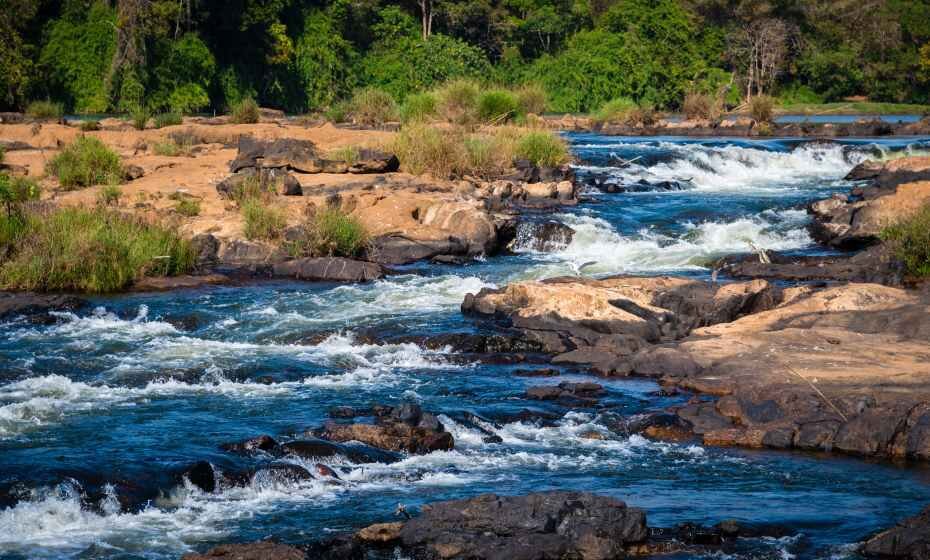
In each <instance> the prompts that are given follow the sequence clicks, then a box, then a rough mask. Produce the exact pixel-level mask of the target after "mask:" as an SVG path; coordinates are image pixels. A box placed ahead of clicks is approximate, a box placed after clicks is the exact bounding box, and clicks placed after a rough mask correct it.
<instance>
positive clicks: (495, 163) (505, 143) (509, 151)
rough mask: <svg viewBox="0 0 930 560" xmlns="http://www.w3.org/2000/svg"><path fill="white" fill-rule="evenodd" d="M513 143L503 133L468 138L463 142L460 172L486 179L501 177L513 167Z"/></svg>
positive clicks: (508, 136) (511, 139)
mask: <svg viewBox="0 0 930 560" xmlns="http://www.w3.org/2000/svg"><path fill="white" fill-rule="evenodd" d="M513 141H514V139H513V138H512V137H511V136H510V135H508V134H506V133H504V132H502V131H498V132H497V133H496V134H494V135H486V134H473V135H471V136H468V137H466V138H465V139H464V140H463V142H462V147H463V148H464V154H463V156H464V157H463V161H462V162H461V163H460V165H459V169H458V171H459V172H460V173H461V174H468V175H475V176H478V177H482V178H486V179H490V178H493V177H499V176H500V175H502V174H503V173H504V172H506V171H507V170H508V169H509V168H510V167H512V165H513V147H514V142H513Z"/></svg>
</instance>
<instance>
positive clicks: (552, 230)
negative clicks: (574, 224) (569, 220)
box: [508, 220, 575, 252]
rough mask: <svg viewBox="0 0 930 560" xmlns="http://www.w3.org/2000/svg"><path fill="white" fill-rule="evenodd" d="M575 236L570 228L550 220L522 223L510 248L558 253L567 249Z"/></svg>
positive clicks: (518, 226)
mask: <svg viewBox="0 0 930 560" xmlns="http://www.w3.org/2000/svg"><path fill="white" fill-rule="evenodd" d="M574 236H575V230H573V229H572V228H570V227H569V226H567V225H565V224H563V223H561V222H556V221H554V220H549V221H546V222H521V223H520V224H519V225H517V229H516V234H515V237H514V239H513V241H511V242H510V244H509V245H508V248H509V249H511V250H521V249H522V250H530V251H539V252H549V251H557V250H560V249H564V248H565V247H567V246H568V245H569V244H570V243H571V242H572V239H573V238H574Z"/></svg>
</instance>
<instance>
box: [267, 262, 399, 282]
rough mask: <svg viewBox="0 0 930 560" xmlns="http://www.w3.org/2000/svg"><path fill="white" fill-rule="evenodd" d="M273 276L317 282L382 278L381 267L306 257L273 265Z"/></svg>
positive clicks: (364, 263) (373, 264)
mask: <svg viewBox="0 0 930 560" xmlns="http://www.w3.org/2000/svg"><path fill="white" fill-rule="evenodd" d="M272 271H273V274H274V275H275V276H283V277H288V278H294V279H297V280H309V281H319V282H370V281H372V280H377V279H379V278H383V277H384V269H383V268H382V267H381V265H379V264H377V263H372V262H365V261H356V260H352V259H346V258H342V257H308V258H303V259H294V260H290V261H285V262H281V263H278V264H275V265H274V267H273V268H272Z"/></svg>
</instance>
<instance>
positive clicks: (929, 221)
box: [881, 204, 930, 277]
mask: <svg viewBox="0 0 930 560" xmlns="http://www.w3.org/2000/svg"><path fill="white" fill-rule="evenodd" d="M881 238H882V239H883V240H885V241H886V242H888V243H890V244H891V246H892V247H893V250H894V255H895V257H896V258H897V259H898V260H900V261H901V262H902V263H903V264H904V269H905V270H906V271H907V273H908V274H910V275H912V276H917V277H928V276H930V204H926V205H924V206H923V207H922V208H921V209H920V210H918V211H917V213H916V214H914V215H913V216H910V217H908V218H905V219H903V220H901V221H899V222H898V223H896V224H894V225H891V226H888V227H886V228H885V229H883V230H882V232H881Z"/></svg>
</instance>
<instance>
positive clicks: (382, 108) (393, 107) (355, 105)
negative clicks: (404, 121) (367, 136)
mask: <svg viewBox="0 0 930 560" xmlns="http://www.w3.org/2000/svg"><path fill="white" fill-rule="evenodd" d="M348 109H349V110H348V113H349V116H350V117H351V118H352V120H353V121H354V122H355V123H356V124H360V125H363V126H381V125H383V124H384V123H386V122H390V121H394V120H396V119H397V102H395V101H394V98H393V97H391V94H390V93H388V92H386V91H382V90H380V89H377V88H364V89H360V90H358V91H356V92H355V93H354V94H353V95H352V99H350V100H349V105H348Z"/></svg>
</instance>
